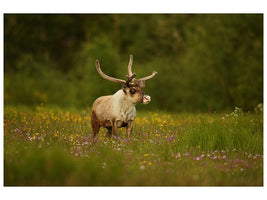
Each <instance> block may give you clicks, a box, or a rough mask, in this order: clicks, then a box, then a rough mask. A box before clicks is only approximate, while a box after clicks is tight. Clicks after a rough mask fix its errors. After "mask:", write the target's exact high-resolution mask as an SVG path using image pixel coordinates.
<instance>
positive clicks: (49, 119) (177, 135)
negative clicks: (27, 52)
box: [4, 106, 263, 186]
mask: <svg viewBox="0 0 267 200" xmlns="http://www.w3.org/2000/svg"><path fill="white" fill-rule="evenodd" d="M4 185H5V186H57V185H59V186H262V185H263V115H262V112H255V113H244V112H242V110H241V109H239V108H235V110H234V111H233V112H232V113H225V114H216V113H215V114H185V113H181V114H179V113H177V114H171V113H165V112H143V113H142V112H137V118H136V120H135V124H134V130H133V134H132V137H130V138H128V137H127V136H126V134H125V130H124V128H122V129H120V131H119V133H118V137H117V138H115V137H112V138H108V137H106V130H105V129H103V128H102V129H100V133H99V135H98V137H97V138H95V139H94V138H93V137H92V129H91V126H90V110H88V111H85V110H84V111H79V110H73V111H67V110H62V109H56V108H53V109H52V108H46V107H43V106H38V107H36V108H27V107H24V108H19V107H11V106H5V110H4Z"/></svg>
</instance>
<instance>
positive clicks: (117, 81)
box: [95, 60, 126, 84]
mask: <svg viewBox="0 0 267 200" xmlns="http://www.w3.org/2000/svg"><path fill="white" fill-rule="evenodd" d="M95 65H96V70H97V72H98V73H99V75H100V76H102V77H103V78H104V79H106V80H109V81H112V82H115V83H121V84H126V81H125V80H122V79H117V78H113V77H110V76H108V75H106V74H104V72H102V70H101V68H100V64H99V61H98V60H96V61H95Z"/></svg>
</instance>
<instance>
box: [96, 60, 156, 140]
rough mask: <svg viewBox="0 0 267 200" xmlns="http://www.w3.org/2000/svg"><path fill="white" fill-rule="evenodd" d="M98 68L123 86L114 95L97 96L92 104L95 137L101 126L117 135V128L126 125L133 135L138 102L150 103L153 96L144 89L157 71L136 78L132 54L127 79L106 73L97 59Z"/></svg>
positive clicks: (128, 134) (128, 133) (109, 134)
mask: <svg viewBox="0 0 267 200" xmlns="http://www.w3.org/2000/svg"><path fill="white" fill-rule="evenodd" d="M95 63H96V70H97V72H98V73H99V75H100V76H101V77H103V78H104V79H106V80H108V81H112V82H116V83H120V84H122V88H121V89H120V90H118V91H117V92H116V93H114V94H113V95H108V96H101V97H99V98H97V99H96V100H95V101H94V103H93V106H92V115H91V125H92V129H93V133H94V137H96V136H97V134H98V132H99V129H100V127H104V128H106V129H107V135H108V136H109V137H111V136H112V135H113V136H115V137H117V129H118V128H121V127H126V134H127V136H128V137H130V136H131V133H132V130H133V122H134V119H135V117H136V108H135V105H136V104H137V103H143V104H148V103H149V102H150V101H151V97H150V96H149V95H147V94H145V93H144V92H143V91H142V88H144V87H145V81H147V80H149V79H151V78H153V77H154V76H155V75H156V74H157V72H155V71H153V72H152V74H151V75H150V76H147V77H144V78H140V79H136V78H135V77H136V74H135V73H133V72H132V64H133V56H132V55H130V60H129V64H128V74H127V75H126V77H127V80H122V79H118V78H114V77H111V76H108V75H106V74H104V72H103V71H102V70H101V68H100V64H99V61H98V60H96V62H95Z"/></svg>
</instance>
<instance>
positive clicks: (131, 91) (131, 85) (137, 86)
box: [96, 55, 157, 104]
mask: <svg viewBox="0 0 267 200" xmlns="http://www.w3.org/2000/svg"><path fill="white" fill-rule="evenodd" d="M132 64H133V56H132V55H130V60H129V64H128V74H127V75H126V77H127V80H122V79H117V78H114V77H110V76H108V75H106V74H104V73H103V72H102V70H101V68H100V64H99V61H98V60H96V69H97V71H98V73H99V74H100V76H102V77H103V78H104V79H107V80H109V81H112V82H116V83H121V84H122V90H123V92H124V94H125V95H126V96H127V98H128V99H129V100H130V101H131V102H132V103H134V104H136V103H143V104H148V103H149V102H150V101H151V98H150V96H148V95H146V94H145V93H144V92H143V91H142V88H144V87H145V81H146V80H149V79H151V78H153V77H154V76H156V74H157V72H155V71H153V72H152V74H151V75H150V76H147V77H144V78H140V79H136V78H135V76H136V74H135V73H133V72H132Z"/></svg>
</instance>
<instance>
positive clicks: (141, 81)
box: [126, 55, 157, 88]
mask: <svg viewBox="0 0 267 200" xmlns="http://www.w3.org/2000/svg"><path fill="white" fill-rule="evenodd" d="M132 65H133V55H130V60H129V64H128V75H127V76H126V77H127V78H129V77H131V76H132V75H133V72H132ZM156 75H157V72H155V71H153V72H152V74H151V75H150V76H146V77H144V78H140V79H135V78H133V79H132V82H133V84H134V85H137V86H139V87H141V88H143V87H145V81H147V80H149V79H151V78H153V77H154V76H156Z"/></svg>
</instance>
